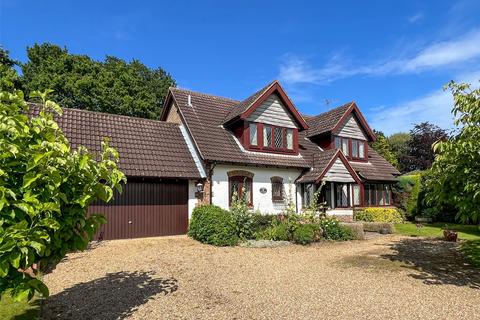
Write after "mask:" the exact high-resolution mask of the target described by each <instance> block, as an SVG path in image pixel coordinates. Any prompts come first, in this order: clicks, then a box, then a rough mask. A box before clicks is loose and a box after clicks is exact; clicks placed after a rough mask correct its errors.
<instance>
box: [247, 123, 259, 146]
mask: <svg viewBox="0 0 480 320" xmlns="http://www.w3.org/2000/svg"><path fill="white" fill-rule="evenodd" d="M249 130H250V145H252V146H257V145H258V134H257V124H256V123H250V124H249Z"/></svg>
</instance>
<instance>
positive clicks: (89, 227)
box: [0, 74, 125, 301]
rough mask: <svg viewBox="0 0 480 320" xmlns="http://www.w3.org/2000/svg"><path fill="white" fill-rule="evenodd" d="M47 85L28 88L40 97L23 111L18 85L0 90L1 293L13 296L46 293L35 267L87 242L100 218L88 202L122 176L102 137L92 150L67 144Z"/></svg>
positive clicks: (108, 194)
mask: <svg viewBox="0 0 480 320" xmlns="http://www.w3.org/2000/svg"><path fill="white" fill-rule="evenodd" d="M2 76H3V74H2ZM49 92H51V91H50V90H47V91H46V92H44V93H40V92H33V93H32V94H31V95H30V97H31V98H33V97H39V98H40V99H41V100H42V106H41V107H40V112H39V113H38V115H36V116H32V117H31V118H30V117H28V116H27V110H28V105H27V103H26V102H25V100H24V96H23V93H22V92H21V91H15V92H14V93H8V92H4V91H0V123H1V124H0V294H1V293H4V292H8V293H9V294H10V295H11V296H13V298H14V299H15V300H17V301H19V300H30V299H31V298H32V297H33V296H34V294H35V292H39V293H41V294H42V295H43V296H44V297H47V296H48V288H47V287H46V285H45V284H44V283H43V282H42V281H41V274H42V273H44V272H48V271H50V270H51V269H52V268H53V267H54V266H55V265H56V264H57V263H58V262H59V261H60V260H61V259H63V257H65V255H66V254H68V253H69V252H73V251H77V250H85V249H86V248H87V246H88V243H89V242H90V240H91V239H92V238H93V235H94V234H95V233H96V232H97V230H98V228H99V227H100V226H101V225H102V224H104V223H105V222H106V219H105V217H104V216H102V215H98V214H93V215H90V216H87V215H86V212H87V209H88V206H89V205H90V204H91V203H93V202H94V201H97V200H98V199H100V200H102V201H104V202H108V201H110V200H111V198H112V197H113V193H114V190H115V189H117V190H121V184H122V183H124V182H125V178H124V175H123V173H122V172H120V171H119V170H118V168H117V161H118V158H119V155H118V152H117V151H116V150H114V149H112V148H110V147H109V146H108V143H106V142H104V143H102V148H101V152H100V153H98V154H96V155H95V154H91V153H89V152H88V151H87V150H86V149H85V148H83V147H78V148H77V149H76V150H75V149H73V148H72V147H71V146H70V144H69V142H68V140H67V138H66V137H65V136H64V134H63V132H62V131H61V130H60V128H59V127H58V124H57V123H56V122H55V120H54V114H55V113H58V114H59V115H60V114H61V112H62V109H61V108H60V106H58V105H57V104H56V103H54V102H53V101H51V100H48V98H47V95H48V93H49ZM99 151H100V150H99ZM21 270H30V271H32V272H30V273H27V272H23V271H21Z"/></svg>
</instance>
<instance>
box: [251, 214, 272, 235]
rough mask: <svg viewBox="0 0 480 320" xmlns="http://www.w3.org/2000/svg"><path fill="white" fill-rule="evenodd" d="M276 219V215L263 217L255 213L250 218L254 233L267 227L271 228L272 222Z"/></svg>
mask: <svg viewBox="0 0 480 320" xmlns="http://www.w3.org/2000/svg"><path fill="white" fill-rule="evenodd" d="M276 219H277V215H274V214H268V215H263V214H261V213H255V214H254V215H253V217H252V221H253V226H252V228H253V230H254V231H255V232H259V231H262V230H265V229H267V228H268V227H270V226H272V223H273V221H274V220H276Z"/></svg>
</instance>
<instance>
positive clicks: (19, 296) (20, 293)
mask: <svg viewBox="0 0 480 320" xmlns="http://www.w3.org/2000/svg"><path fill="white" fill-rule="evenodd" d="M30 291H31V290H30V289H20V290H17V291H15V293H14V294H13V300H15V301H17V302H20V301H25V300H28V297H29V295H30Z"/></svg>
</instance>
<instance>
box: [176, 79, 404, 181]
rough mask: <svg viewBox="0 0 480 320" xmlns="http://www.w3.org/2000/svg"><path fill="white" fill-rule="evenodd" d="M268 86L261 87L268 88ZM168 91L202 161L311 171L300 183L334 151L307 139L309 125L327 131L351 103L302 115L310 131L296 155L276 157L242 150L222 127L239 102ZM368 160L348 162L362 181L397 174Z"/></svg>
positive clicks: (382, 162)
mask: <svg viewBox="0 0 480 320" xmlns="http://www.w3.org/2000/svg"><path fill="white" fill-rule="evenodd" d="M269 86H270V85H268V86H267V87H265V88H267V89H268V87H269ZM265 88H264V89H265ZM264 89H262V90H260V91H263V90H264ZM170 91H171V93H172V96H173V98H174V100H175V102H176V104H177V106H178V107H179V109H180V111H181V113H182V115H183V116H184V118H185V121H186V124H187V126H188V128H189V130H190V132H191V134H192V135H193V138H194V139H195V141H196V143H197V145H198V148H199V151H200V153H201V155H202V157H203V159H204V160H207V161H213V162H215V161H217V162H223V163H236V164H243V165H260V166H277V167H296V168H304V169H307V168H308V169H310V168H313V169H312V170H310V171H308V172H306V173H305V175H304V176H302V178H301V179H302V180H301V182H305V181H313V180H315V179H316V178H317V177H318V176H319V175H320V174H321V173H322V172H323V170H324V169H325V166H326V165H327V164H328V162H329V160H330V159H331V158H332V157H333V156H334V154H335V152H336V150H325V151H322V150H321V149H320V148H319V147H318V146H317V145H316V144H315V143H313V142H312V141H310V139H308V138H307V137H308V136H310V135H312V134H311V128H312V126H311V124H314V125H317V127H318V128H320V129H319V130H318V131H319V132H327V131H329V130H331V129H333V127H334V126H335V125H336V124H337V122H338V120H340V118H341V117H342V115H343V114H344V113H345V112H346V111H347V110H348V108H349V107H350V106H351V105H352V103H347V104H345V105H343V106H341V107H338V108H336V109H333V110H331V111H329V112H326V113H323V114H320V115H318V116H314V117H308V116H305V117H304V118H305V120H306V121H307V123H308V124H309V125H310V129H308V130H306V131H302V132H299V133H298V142H299V155H298V156H291V155H277V154H267V153H260V152H250V151H245V150H244V149H243V148H242V147H241V146H240V143H239V142H238V141H236V139H235V138H234V135H233V134H232V133H231V132H230V131H229V130H227V129H225V128H224V127H223V123H224V122H225V119H226V118H227V117H228V115H229V114H230V113H231V112H232V109H235V110H237V109H236V108H238V105H239V104H240V103H242V102H240V101H237V100H232V99H228V98H223V97H218V96H213V95H207V94H203V93H198V92H194V91H188V90H183V89H179V88H170ZM256 94H259V93H258V92H257V93H256ZM256 94H255V95H256ZM260 94H261V93H260ZM189 95H190V96H191V102H192V106H188V96H189ZM255 95H253V96H255ZM253 96H252V97H253ZM252 99H253V98H252ZM370 150H371V149H370ZM369 161H370V163H369V164H368V163H359V162H350V163H351V165H352V167H353V168H354V170H355V171H357V172H359V173H360V174H361V177H363V178H364V179H368V180H375V179H380V180H389V181H394V180H395V177H394V176H393V175H395V174H398V171H397V170H396V169H395V168H394V167H392V166H391V165H390V163H388V162H387V161H386V160H385V159H383V158H382V157H380V156H379V155H378V154H377V153H376V152H375V151H373V150H371V151H370V152H369ZM392 174H393V175H392ZM299 181H300V180H299Z"/></svg>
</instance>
